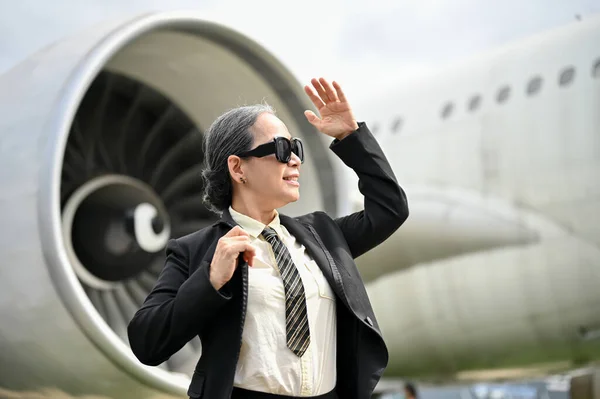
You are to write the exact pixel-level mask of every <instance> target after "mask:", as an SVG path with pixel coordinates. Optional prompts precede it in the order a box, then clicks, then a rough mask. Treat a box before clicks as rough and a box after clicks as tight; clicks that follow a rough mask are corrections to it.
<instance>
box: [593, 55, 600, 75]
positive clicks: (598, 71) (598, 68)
mask: <svg viewBox="0 0 600 399" xmlns="http://www.w3.org/2000/svg"><path fill="white" fill-rule="evenodd" d="M592 76H593V77H595V78H600V59H598V60H597V61H596V62H595V63H594V68H593V69H592Z"/></svg>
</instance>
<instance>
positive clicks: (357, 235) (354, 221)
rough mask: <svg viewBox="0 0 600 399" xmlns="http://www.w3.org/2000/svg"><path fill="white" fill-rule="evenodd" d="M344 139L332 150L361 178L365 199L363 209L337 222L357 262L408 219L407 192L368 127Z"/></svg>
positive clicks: (335, 142) (337, 219) (362, 126)
mask: <svg viewBox="0 0 600 399" xmlns="http://www.w3.org/2000/svg"><path fill="white" fill-rule="evenodd" d="M358 125H359V128H358V129H357V130H355V131H354V132H352V133H351V134H349V135H348V136H346V137H345V138H343V139H342V140H337V139H335V140H334V141H333V142H332V143H331V145H330V147H329V148H330V149H331V150H332V151H333V152H334V153H335V154H336V155H337V156H338V157H339V158H340V159H341V160H342V162H344V163H345V164H346V165H347V166H349V167H350V168H352V169H353V170H354V172H355V173H356V174H357V175H358V178H359V181H358V189H359V190H360V192H361V193H362V195H363V196H364V209H363V210H362V211H359V212H355V213H352V214H350V215H348V216H343V217H339V218H336V219H334V220H335V222H336V223H337V225H338V226H339V228H340V229H341V231H342V233H343V234H344V237H345V239H346V242H347V243H348V246H349V248H350V251H351V253H352V256H353V257H354V258H357V257H359V256H360V255H362V254H364V253H365V252H367V251H369V250H371V249H372V248H374V247H376V246H377V245H379V244H381V243H382V242H383V241H384V240H386V239H387V238H388V237H389V236H390V235H392V233H393V232H394V231H396V230H397V229H398V228H399V227H400V226H401V225H402V224H403V223H404V221H405V220H406V219H407V218H408V202H407V199H406V194H405V193H404V190H403V189H402V188H401V187H400V186H399V185H398V182H397V181H396V176H394V172H393V171H392V168H391V166H390V164H389V162H388V160H387V159H386V157H385V155H384V153H383V150H382V149H381V147H380V146H379V143H378V142H377V140H376V139H375V137H373V135H372V134H371V132H370V131H369V129H368V128H367V125H366V124H365V123H364V122H359V124H358Z"/></svg>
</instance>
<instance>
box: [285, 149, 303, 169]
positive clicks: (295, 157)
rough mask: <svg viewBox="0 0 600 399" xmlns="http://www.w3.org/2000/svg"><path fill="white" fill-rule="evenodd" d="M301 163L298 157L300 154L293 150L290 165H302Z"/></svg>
mask: <svg viewBox="0 0 600 399" xmlns="http://www.w3.org/2000/svg"><path fill="white" fill-rule="evenodd" d="M300 164H301V162H300V158H299V157H298V155H296V154H294V153H293V152H292V156H291V157H290V161H289V162H288V165H290V166H297V165H300Z"/></svg>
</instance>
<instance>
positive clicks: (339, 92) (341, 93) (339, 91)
mask: <svg viewBox="0 0 600 399" xmlns="http://www.w3.org/2000/svg"><path fill="white" fill-rule="evenodd" d="M333 87H334V88H335V90H336V91H337V95H338V98H339V99H340V101H341V102H343V103H345V102H348V99H347V98H346V95H345V94H344V91H343V90H342V87H341V86H340V85H339V84H338V82H336V81H335V80H334V81H333Z"/></svg>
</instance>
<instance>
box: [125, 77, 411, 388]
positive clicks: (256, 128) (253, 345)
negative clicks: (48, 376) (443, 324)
mask: <svg viewBox="0 0 600 399" xmlns="http://www.w3.org/2000/svg"><path fill="white" fill-rule="evenodd" d="M311 82H312V85H313V87H314V89H315V90H316V93H315V92H314V91H313V90H312V89H311V88H310V87H309V86H305V91H306V93H307V94H308V96H309V97H310V99H311V100H312V102H313V103H314V104H315V106H316V107H317V109H318V111H319V113H320V118H319V117H317V116H316V115H315V114H314V113H313V112H311V111H305V116H306V118H307V119H308V121H309V122H310V123H311V124H313V125H314V126H315V127H316V128H317V129H318V130H319V131H320V132H322V133H324V134H326V135H328V136H330V137H332V138H333V142H332V143H331V145H330V149H331V150H332V151H333V152H334V153H335V154H336V155H337V156H338V157H339V158H340V159H341V160H342V161H343V162H344V163H345V164H346V165H348V166H349V167H351V168H353V169H354V171H355V172H356V173H357V175H358V177H359V189H360V191H361V193H362V194H363V195H364V197H365V202H364V211H360V212H357V213H354V214H351V215H349V216H345V217H340V218H331V217H330V216H329V215H327V214H325V213H323V212H314V213H310V214H307V215H304V216H301V217H296V218H291V217H287V216H285V215H282V214H279V213H278V212H277V209H278V208H281V207H282V206H284V205H286V204H288V203H290V202H293V201H297V200H298V198H299V183H298V177H299V175H300V169H301V164H302V162H303V160H304V151H303V147H302V142H301V141H299V140H297V139H293V138H291V136H290V133H289V132H288V131H287V128H286V126H285V124H284V123H283V122H282V121H281V120H279V119H278V118H277V117H276V116H275V114H274V112H273V111H272V110H271V109H270V108H269V107H268V106H262V105H258V106H250V107H241V108H236V109H233V110H230V111H228V112H227V113H225V114H224V115H222V116H220V117H219V118H218V119H217V120H216V121H215V122H214V123H213V125H212V126H211V127H210V129H209V131H208V132H207V136H206V168H205V171H204V173H203V177H204V180H205V196H204V199H205V201H206V202H207V204H208V205H209V206H210V207H211V208H212V209H213V210H215V211H216V212H219V213H221V219H220V221H218V222H217V223H215V224H214V225H213V226H210V227H208V228H205V229H202V230H200V231H197V232H195V233H193V234H190V235H187V236H185V237H181V238H179V239H176V240H174V239H172V240H170V241H169V243H168V245H167V250H166V252H167V260H166V264H165V266H164V270H163V271H162V273H161V275H160V277H159V279H158V281H157V283H156V286H155V287H154V289H153V290H152V292H151V293H150V294H149V295H148V298H147V299H146V301H145V302H144V304H143V305H142V307H141V308H140V309H139V310H138V312H137V313H136V314H135V316H134V317H133V319H132V320H131V322H130V324H129V329H128V333H129V341H130V344H131V349H132V351H133V352H134V353H135V355H136V356H137V358H138V359H139V360H140V361H141V362H142V363H145V364H148V365H158V364H160V363H162V362H164V361H165V360H167V359H168V358H169V357H170V356H171V355H172V354H174V353H175V352H177V351H178V350H179V349H180V348H181V347H183V346H184V345H185V344H186V343H187V342H188V341H190V340H191V339H192V338H194V337H195V336H196V335H199V336H200V339H201V341H202V356H201V358H200V359H199V361H198V364H197V366H196V369H195V372H194V375H193V377H192V381H191V384H190V388H189V390H188V395H189V396H190V397H191V398H208V399H225V398H230V397H231V398H247V399H263V398H264V399H267V398H289V397H313V398H343V399H347V398H351V399H353V398H356V399H366V398H370V397H371V394H372V392H373V389H374V387H375V385H376V384H377V382H378V380H379V378H380V377H381V374H382V373H383V370H384V369H385V367H386V365H387V361H388V352H387V349H386V346H385V343H384V341H383V339H382V336H381V332H380V330H379V327H378V325H377V322H376V319H375V315H374V314H373V310H372V308H371V305H370V303H369V299H368V297H367V293H366V290H365V287H364V285H363V282H362V280H361V278H360V275H359V273H358V270H357V268H356V265H355V263H354V260H353V259H354V258H356V257H358V256H360V255H361V254H364V253H365V252H367V251H368V250H370V249H372V248H374V247H375V246H376V245H378V244H380V243H381V242H383V241H384V240H385V239H386V238H387V237H389V236H390V235H391V234H392V233H393V232H394V231H395V230H396V229H397V228H398V227H399V226H400V225H401V224H402V223H403V222H404V221H405V220H406V218H407V216H408V207H407V202H406V197H405V195H404V192H403V190H402V189H401V188H400V187H399V185H398V183H397V182H396V178H395V176H394V174H393V172H392V169H391V167H390V165H389V164H388V162H387V160H386V159H385V156H384V154H383V152H382V150H381V148H380V147H379V145H378V143H377V142H376V140H375V139H374V137H373V136H372V135H371V133H370V132H369V130H368V129H367V127H366V125H365V124H364V123H362V122H361V123H358V122H357V121H356V119H355V118H354V115H353V113H352V110H351V107H350V105H349V103H348V101H347V100H346V97H345V95H344V93H343V91H342V89H341V88H340V86H339V85H338V84H337V83H336V82H333V86H332V85H331V84H329V82H327V81H326V80H325V79H323V78H321V79H320V80H317V79H312V81H311Z"/></svg>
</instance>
